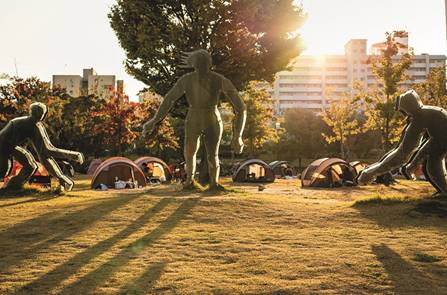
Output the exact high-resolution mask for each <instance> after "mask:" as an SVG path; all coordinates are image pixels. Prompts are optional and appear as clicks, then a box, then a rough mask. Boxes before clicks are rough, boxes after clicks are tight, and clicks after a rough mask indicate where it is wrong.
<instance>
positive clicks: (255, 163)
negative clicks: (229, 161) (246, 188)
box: [232, 159, 275, 182]
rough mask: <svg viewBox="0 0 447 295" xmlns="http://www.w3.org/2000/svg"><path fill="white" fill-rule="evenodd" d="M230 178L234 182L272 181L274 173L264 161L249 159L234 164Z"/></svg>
mask: <svg viewBox="0 0 447 295" xmlns="http://www.w3.org/2000/svg"><path fill="white" fill-rule="evenodd" d="M232 178H233V181H234V182H274V181H275V174H274V173H273V170H272V168H271V167H270V166H269V165H268V164H267V163H266V162H264V161H262V160H259V159H250V160H246V161H242V162H240V163H239V164H237V165H236V168H235V169H234V173H233V177H232Z"/></svg>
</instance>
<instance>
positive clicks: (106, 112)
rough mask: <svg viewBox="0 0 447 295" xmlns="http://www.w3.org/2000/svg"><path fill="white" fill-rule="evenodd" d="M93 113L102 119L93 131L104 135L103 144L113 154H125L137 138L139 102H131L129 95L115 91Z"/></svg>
mask: <svg viewBox="0 0 447 295" xmlns="http://www.w3.org/2000/svg"><path fill="white" fill-rule="evenodd" d="M93 115H94V116H95V117H98V118H99V119H101V120H102V122H101V124H98V125H95V127H94V128H93V133H94V134H95V135H98V136H103V140H104V141H103V146H106V147H108V148H109V150H110V151H111V152H112V153H113V154H118V155H123V152H124V151H125V149H126V148H127V147H129V145H130V144H131V143H133V141H134V140H135V139H136V138H137V132H136V131H135V129H136V128H137V124H138V118H139V116H140V114H138V104H137V103H134V102H130V101H129V98H128V97H127V96H124V95H122V94H120V93H114V94H113V95H112V96H111V97H110V99H109V100H108V101H107V102H106V103H105V104H103V105H102V106H101V107H100V109H99V111H98V112H96V113H94V114H93Z"/></svg>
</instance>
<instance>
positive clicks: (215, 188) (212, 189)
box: [206, 183, 228, 193]
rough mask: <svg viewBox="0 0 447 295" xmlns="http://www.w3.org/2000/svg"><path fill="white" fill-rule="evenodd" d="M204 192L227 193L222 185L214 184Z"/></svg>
mask: <svg viewBox="0 0 447 295" xmlns="http://www.w3.org/2000/svg"><path fill="white" fill-rule="evenodd" d="M206 191H207V192H209V193H221V192H228V189H227V188H225V187H224V186H223V185H221V184H218V183H216V184H211V185H210V186H209V187H208V189H207V190H206Z"/></svg>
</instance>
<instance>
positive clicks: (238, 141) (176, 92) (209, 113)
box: [143, 50, 246, 190]
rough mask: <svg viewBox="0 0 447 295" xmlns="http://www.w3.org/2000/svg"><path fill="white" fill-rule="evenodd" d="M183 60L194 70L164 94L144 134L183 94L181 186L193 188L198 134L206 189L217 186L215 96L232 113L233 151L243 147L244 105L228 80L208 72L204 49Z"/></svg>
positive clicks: (217, 115) (218, 125) (218, 136)
mask: <svg viewBox="0 0 447 295" xmlns="http://www.w3.org/2000/svg"><path fill="white" fill-rule="evenodd" d="M184 62H185V64H184V65H182V66H183V67H188V68H194V72H192V73H188V74H185V75H183V76H182V77H181V78H180V79H179V80H178V81H177V82H176V84H175V85H174V87H172V89H171V90H170V91H169V92H168V94H166V96H165V98H164V100H163V102H162V103H161V105H160V108H159V109H158V111H157V113H156V114H155V116H154V118H152V119H151V120H149V121H148V122H146V123H145V124H144V126H143V128H144V134H145V135H147V134H150V133H152V132H153V130H154V128H155V125H156V124H157V123H159V122H160V121H162V120H163V119H164V118H165V117H166V116H167V114H168V112H169V110H170V109H171V108H172V107H173V105H174V103H175V102H176V101H177V100H178V99H179V98H181V97H182V96H183V95H185V96H186V100H187V102H188V106H189V107H188V114H187V116H186V121H185V146H184V156H185V170H186V174H187V178H186V181H185V183H184V189H190V188H194V187H195V182H194V174H195V171H196V154H197V150H198V148H199V143H200V138H201V135H203V139H204V144H205V148H206V152H207V162H208V171H209V174H210V187H209V188H210V189H211V190H213V189H220V188H222V187H221V186H220V185H219V170H220V167H219V144H220V140H221V137H222V119H221V117H220V113H219V110H218V108H217V107H218V105H219V99H220V96H221V94H223V95H225V96H226V97H227V98H228V100H229V102H230V103H231V105H232V107H233V110H234V113H235V118H234V121H233V140H232V146H233V148H234V149H235V151H236V153H241V152H242V149H243V147H244V145H243V142H242V132H243V130H244V125H245V119H246V110H245V104H244V102H243V101H242V99H241V98H240V97H239V94H238V91H237V89H236V88H235V87H234V86H233V84H232V83H231V81H230V80H228V79H226V78H225V77H224V76H222V75H220V74H218V73H216V72H213V71H211V65H212V61H211V55H210V54H209V53H208V52H207V51H206V50H197V51H193V52H190V53H187V54H186V56H185V58H184Z"/></svg>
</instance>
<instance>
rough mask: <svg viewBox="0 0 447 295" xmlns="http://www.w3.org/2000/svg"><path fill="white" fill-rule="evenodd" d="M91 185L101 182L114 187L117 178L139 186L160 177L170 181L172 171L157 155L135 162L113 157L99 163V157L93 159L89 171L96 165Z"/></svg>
mask: <svg viewBox="0 0 447 295" xmlns="http://www.w3.org/2000/svg"><path fill="white" fill-rule="evenodd" d="M95 165H96V166H97V167H96V169H95V170H94V172H93V177H92V182H91V187H92V188H97V187H99V186H100V185H101V184H104V185H106V186H107V187H114V186H115V182H116V180H117V179H118V180H122V181H128V180H130V181H132V182H137V183H138V186H141V187H144V186H146V185H147V181H151V180H152V179H158V180H159V181H162V182H164V181H170V180H171V179H172V173H171V170H170V169H169V167H168V165H167V164H166V163H165V162H164V161H163V160H161V159H158V158H155V157H141V158H139V159H137V160H136V161H135V162H133V161H131V160H129V159H127V158H124V157H112V158H109V159H107V160H105V161H104V162H101V163H100V164H99V165H98V161H97V159H95V160H93V161H92V163H91V164H90V167H89V172H91V170H92V169H93V167H94V166H95Z"/></svg>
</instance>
